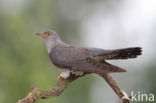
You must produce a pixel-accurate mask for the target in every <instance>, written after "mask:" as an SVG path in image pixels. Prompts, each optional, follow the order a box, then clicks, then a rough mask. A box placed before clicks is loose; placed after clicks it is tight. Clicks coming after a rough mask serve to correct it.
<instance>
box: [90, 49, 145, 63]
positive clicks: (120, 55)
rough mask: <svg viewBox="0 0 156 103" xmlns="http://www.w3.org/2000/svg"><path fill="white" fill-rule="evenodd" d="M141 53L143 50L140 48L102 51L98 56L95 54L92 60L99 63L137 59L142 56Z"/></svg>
mask: <svg viewBox="0 0 156 103" xmlns="http://www.w3.org/2000/svg"><path fill="white" fill-rule="evenodd" d="M92 51H93V50H92ZM94 51H95V50H94ZM141 52H142V49H141V48H140V47H132V48H123V49H116V50H103V51H100V52H99V53H98V54H96V53H95V54H93V55H92V56H91V58H92V59H95V60H99V61H104V60H111V59H129V58H136V57H137V56H139V55H141Z"/></svg>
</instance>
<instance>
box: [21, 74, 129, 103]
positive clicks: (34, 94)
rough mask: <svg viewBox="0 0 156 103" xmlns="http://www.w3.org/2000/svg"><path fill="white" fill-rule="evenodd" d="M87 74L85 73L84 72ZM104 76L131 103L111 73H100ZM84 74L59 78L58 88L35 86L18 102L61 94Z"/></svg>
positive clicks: (30, 101) (126, 102)
mask: <svg viewBox="0 0 156 103" xmlns="http://www.w3.org/2000/svg"><path fill="white" fill-rule="evenodd" d="M84 75H85V74H84ZM84 75H83V76H84ZM99 75H100V76H102V77H103V78H104V79H105V80H106V81H107V83H108V84H109V85H110V86H111V88H112V89H113V90H114V91H115V93H116V94H117V95H118V96H119V97H120V99H121V100H122V102H123V103H130V99H129V97H128V96H127V94H126V93H125V92H124V91H123V90H122V89H120V88H119V86H118V85H117V83H116V82H115V81H114V80H113V78H112V77H111V75H110V74H108V73H105V74H99ZM79 77H82V76H75V75H70V77H69V78H68V79H62V78H61V79H59V80H58V83H57V86H56V88H54V89H49V90H47V91H44V90H41V89H39V88H35V87H33V89H32V91H31V92H30V93H29V94H28V95H27V96H26V97H25V98H24V99H21V100H19V101H18V103H37V101H38V100H39V99H48V98H51V97H55V96H59V95H60V94H61V93H62V92H63V91H64V90H65V89H66V87H67V86H68V85H69V84H70V83H71V82H72V81H74V80H75V79H78V78H79Z"/></svg>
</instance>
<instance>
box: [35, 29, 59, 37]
mask: <svg viewBox="0 0 156 103" xmlns="http://www.w3.org/2000/svg"><path fill="white" fill-rule="evenodd" d="M36 35H39V36H41V37H43V38H44V39H59V37H58V35H57V33H56V32H55V31H53V30H46V31H44V32H38V33H36Z"/></svg>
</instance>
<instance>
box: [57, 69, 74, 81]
mask: <svg viewBox="0 0 156 103" xmlns="http://www.w3.org/2000/svg"><path fill="white" fill-rule="evenodd" d="M70 72H71V71H70V70H69V69H62V71H61V74H60V75H59V76H58V77H57V79H61V78H62V79H67V78H69V77H70Z"/></svg>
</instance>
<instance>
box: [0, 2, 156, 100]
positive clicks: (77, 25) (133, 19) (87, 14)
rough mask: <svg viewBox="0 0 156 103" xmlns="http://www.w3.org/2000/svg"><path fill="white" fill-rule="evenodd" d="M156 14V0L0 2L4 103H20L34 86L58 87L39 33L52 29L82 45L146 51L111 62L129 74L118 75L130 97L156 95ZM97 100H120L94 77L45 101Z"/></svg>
mask: <svg viewBox="0 0 156 103" xmlns="http://www.w3.org/2000/svg"><path fill="white" fill-rule="evenodd" d="M155 10H156V2H155V0H137V1H136V0H126V1H125V0H0V103H17V101H18V100H19V99H21V98H23V97H25V96H26V95H27V93H28V92H29V91H31V88H30V87H31V86H36V87H38V88H41V89H44V90H47V89H50V88H53V87H55V85H56V82H57V76H58V75H59V73H60V70H58V69H57V68H56V67H54V66H53V65H52V64H51V62H50V61H49V58H48V54H47V51H46V47H45V42H44V40H43V39H41V38H40V37H37V36H36V35H35V33H36V32H41V31H44V30H46V29H53V30H55V31H57V32H58V34H59V35H60V37H61V39H62V40H63V41H65V42H66V43H69V44H73V45H78V46H94V47H99V48H105V49H116V48H123V47H129V46H141V47H143V50H144V52H143V56H141V57H139V58H138V59H134V60H126V61H110V62H111V63H114V64H116V65H119V66H121V67H124V68H126V69H127V70H128V72H127V73H124V74H119V73H117V74H112V75H113V77H114V78H115V80H117V82H118V84H119V85H120V86H121V88H123V89H124V90H125V91H126V92H127V93H128V94H130V93H131V91H134V92H135V93H137V92H141V93H144V94H154V95H155V94H156V79H155V78H156V75H155V72H156V64H155V60H156V56H155V52H156V49H155V45H156V36H155V34H156V29H155V28H156V12H155ZM95 102H96V103H117V102H118V103H120V100H119V98H118V97H117V96H116V94H115V93H114V92H113V90H112V89H111V88H110V87H109V86H108V85H107V84H106V82H105V81H104V80H103V79H102V78H100V77H98V76H97V75H94V74H93V75H87V76H85V77H83V78H81V79H78V80H77V81H74V82H73V83H72V84H70V86H69V87H68V88H67V89H66V90H65V91H64V92H63V94H62V95H60V96H59V97H55V98H51V99H47V100H40V101H39V103H95ZM134 103H135V102H134ZM138 103H147V101H141V102H138ZM148 103H149V102H148ZM152 103H156V100H155V101H154V102H152Z"/></svg>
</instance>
